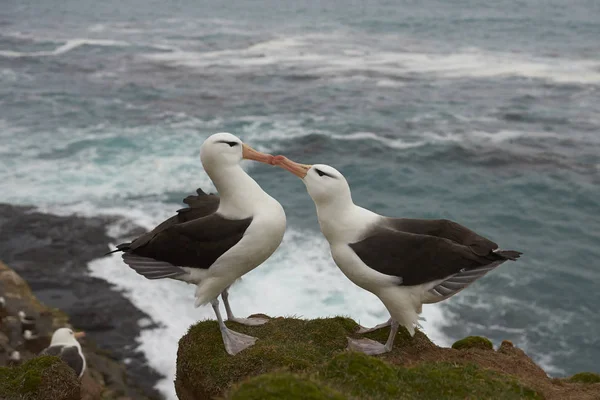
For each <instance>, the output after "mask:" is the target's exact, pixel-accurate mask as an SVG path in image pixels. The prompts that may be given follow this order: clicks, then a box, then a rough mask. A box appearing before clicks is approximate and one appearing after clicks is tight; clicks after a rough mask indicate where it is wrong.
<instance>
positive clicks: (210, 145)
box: [200, 132, 273, 174]
mask: <svg viewBox="0 0 600 400" xmlns="http://www.w3.org/2000/svg"><path fill="white" fill-rule="evenodd" d="M242 159H246V160H255V161H259V162H263V163H265V164H271V161H272V159H273V156H272V155H270V154H265V153H261V152H259V151H256V150H254V149H253V148H252V147H250V146H248V145H247V144H245V143H243V142H242V141H241V140H240V139H239V138H238V137H236V136H234V135H232V134H231V133H226V132H221V133H215V134H214V135H211V136H209V137H208V138H207V139H206V140H205V141H204V143H202V147H201V148H200V160H202V165H203V166H204V169H205V170H206V172H208V173H209V174H210V173H211V171H214V170H215V169H219V168H224V167H227V166H236V165H239V163H240V161H242Z"/></svg>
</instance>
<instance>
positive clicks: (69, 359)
mask: <svg viewBox="0 0 600 400" xmlns="http://www.w3.org/2000/svg"><path fill="white" fill-rule="evenodd" d="M40 355H48V356H55V357H60V359H61V360H63V361H64V362H65V363H67V365H68V366H69V367H71V368H73V370H74V371H75V373H76V374H77V376H80V375H81V373H82V372H83V367H84V360H83V357H82V356H81V354H79V349H78V348H77V347H76V346H61V345H57V346H50V347H48V348H46V349H44V350H42V352H41V353H40Z"/></svg>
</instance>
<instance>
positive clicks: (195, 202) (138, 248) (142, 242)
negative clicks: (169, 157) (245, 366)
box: [115, 133, 286, 355]
mask: <svg viewBox="0 0 600 400" xmlns="http://www.w3.org/2000/svg"><path fill="white" fill-rule="evenodd" d="M200 159H201V161H202V165H203V166H204V170H205V171H206V173H207V174H208V176H209V177H210V178H211V180H212V181H213V183H214V185H215V187H216V189H217V191H218V193H219V195H218V196H217V195H213V194H210V195H207V194H205V193H204V192H203V191H202V190H200V189H198V190H197V193H198V195H197V196H188V197H187V198H186V199H185V200H184V202H185V203H186V204H188V206H189V207H187V208H183V209H181V210H178V211H177V215H175V216H173V217H171V218H169V219H167V220H166V221H164V222H162V223H161V224H160V225H158V226H157V227H156V228H154V229H153V230H152V231H151V232H148V233H146V234H144V235H142V236H140V237H138V238H137V239H135V240H134V241H133V242H131V243H123V244H120V245H118V246H117V250H115V251H123V252H124V253H123V255H122V257H123V261H125V263H127V264H128V265H129V266H130V267H131V268H132V269H134V270H135V271H136V272H137V273H139V274H140V275H143V276H145V277H146V278H148V279H161V278H171V279H176V280H180V281H183V282H187V283H191V284H195V285H197V288H196V301H195V306H196V307H199V306H200V305H204V304H206V303H208V302H210V303H211V304H212V307H213V309H214V312H215V314H216V316H217V320H218V323H219V327H220V330H221V335H222V337H223V343H224V345H225V350H226V351H227V352H228V353H229V354H231V355H234V354H237V353H238V352H240V351H242V350H243V349H245V348H247V347H249V346H252V345H253V344H254V343H255V341H256V338H254V337H252V336H248V335H244V334H241V333H238V332H234V331H232V330H230V329H228V328H227V327H226V326H225V323H224V322H223V319H222V318H221V313H220V311H219V300H218V296H219V295H221V297H222V298H223V303H224V304H225V310H226V312H227V318H228V320H230V321H235V322H238V323H242V324H245V325H260V324H263V323H265V322H267V320H266V319H262V318H236V317H234V315H233V313H232V311H231V307H230V305H229V299H228V289H229V287H230V286H231V285H232V284H233V283H234V282H235V281H236V280H237V279H239V278H240V277H241V276H242V275H244V274H246V273H248V272H250V271H251V270H253V269H254V268H256V267H257V266H259V265H260V264H262V263H263V262H264V261H265V260H267V259H268V258H269V257H270V256H271V254H273V252H274V251H275V250H276V249H277V247H279V244H280V243H281V240H282V239H283V234H284V232H285V227H286V218H285V212H284V210H283V207H281V205H280V204H279V202H278V201H277V200H275V199H274V198H272V197H271V196H269V195H268V194H267V193H266V192H265V191H264V190H262V188H261V187H260V186H259V185H258V183H256V181H255V180H254V179H252V178H251V177H250V176H249V175H248V174H247V173H246V172H245V171H244V170H243V169H242V167H241V166H240V162H241V161H242V160H243V159H248V160H255V161H259V162H263V163H266V164H271V161H272V159H273V156H271V155H270V154H264V153H261V152H258V151H256V150H254V149H252V148H251V147H250V146H248V145H246V144H244V143H242V141H241V140H240V139H238V138H237V137H235V136H234V135H232V134H230V133H216V134H214V135H212V136H210V137H209V138H208V139H206V140H205V141H204V143H203V144H202V147H201V150H200Z"/></svg>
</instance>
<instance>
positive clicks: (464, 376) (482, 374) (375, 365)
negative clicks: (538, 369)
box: [318, 352, 542, 400]
mask: <svg viewBox="0 0 600 400" xmlns="http://www.w3.org/2000/svg"><path fill="white" fill-rule="evenodd" d="M318 377H319V379H320V380H322V382H327V383H328V384H330V385H332V387H334V388H336V389H338V390H339V391H340V392H342V393H346V394H348V395H350V396H355V397H358V398H366V399H371V398H372V399H375V398H376V399H390V400H391V399H407V400H408V399H411V400H412V399H415V400H417V399H419V400H428V399H431V400H438V399H441V398H443V399H457V400H458V399H501V400H509V399H542V396H540V395H539V394H538V393H536V392H535V391H533V390H531V389H528V388H526V387H524V386H521V385H520V384H518V383H517V382H516V381H514V380H512V379H511V378H509V377H506V376H504V375H500V374H496V373H493V372H491V371H486V370H483V369H480V368H478V367H477V366H475V365H453V364H449V363H422V364H419V365H418V366H416V367H412V368H405V367H396V366H393V365H391V364H387V363H385V362H383V361H381V360H379V359H376V358H373V357H370V356H367V355H365V354H362V353H355V352H347V353H343V354H340V355H338V356H336V357H334V358H333V359H332V360H331V361H330V362H328V363H327V364H325V366H324V367H323V368H322V369H321V371H320V373H319V375H318Z"/></svg>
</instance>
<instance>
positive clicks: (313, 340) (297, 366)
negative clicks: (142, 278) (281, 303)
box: [176, 317, 357, 396]
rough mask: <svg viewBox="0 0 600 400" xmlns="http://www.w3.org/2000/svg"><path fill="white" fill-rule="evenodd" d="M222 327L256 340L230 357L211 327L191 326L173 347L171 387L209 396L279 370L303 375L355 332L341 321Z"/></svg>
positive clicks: (283, 321)
mask: <svg viewBox="0 0 600 400" xmlns="http://www.w3.org/2000/svg"><path fill="white" fill-rule="evenodd" d="M228 326H229V327H230V328H231V329H233V330H235V331H237V332H241V333H245V334H248V335H252V336H255V337H257V338H258V340H257V342H256V344H255V345H254V346H252V347H249V348H248V349H246V350H244V351H242V352H241V353H238V354H237V355H236V356H235V357H232V356H230V355H228V354H227V353H226V352H225V349H224V347H223V341H222V338H221V333H220V331H219V328H218V326H217V323H216V322H215V321H203V322H200V323H198V324H196V325H194V326H192V327H191V328H190V330H189V332H188V334H187V335H185V336H184V337H183V338H182V339H181V340H180V341H179V350H178V352H177V382H176V386H177V387H179V388H180V387H182V386H184V387H185V388H186V390H187V391H190V392H191V393H194V394H195V395H196V396H214V395H216V394H219V393H221V392H222V391H223V389H224V388H226V387H228V386H230V385H231V384H232V383H234V382H238V381H240V380H241V379H244V378H245V377H249V376H255V375H258V374H262V373H265V372H271V371H274V370H277V369H281V368H284V369H286V370H288V371H291V372H300V371H305V370H308V369H310V368H311V367H313V366H315V365H319V364H321V363H323V362H325V361H326V360H328V359H330V358H331V357H332V355H333V354H335V353H337V352H340V351H342V350H344V349H345V348H346V346H347V339H346V336H347V335H349V334H351V333H353V332H354V331H356V329H357V324H356V323H355V322H354V321H352V320H350V319H348V318H342V317H336V318H327V319H314V320H300V319H292V318H276V319H272V320H270V321H269V322H268V323H267V324H264V325H261V326H254V327H248V326H244V325H241V324H236V323H228Z"/></svg>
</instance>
